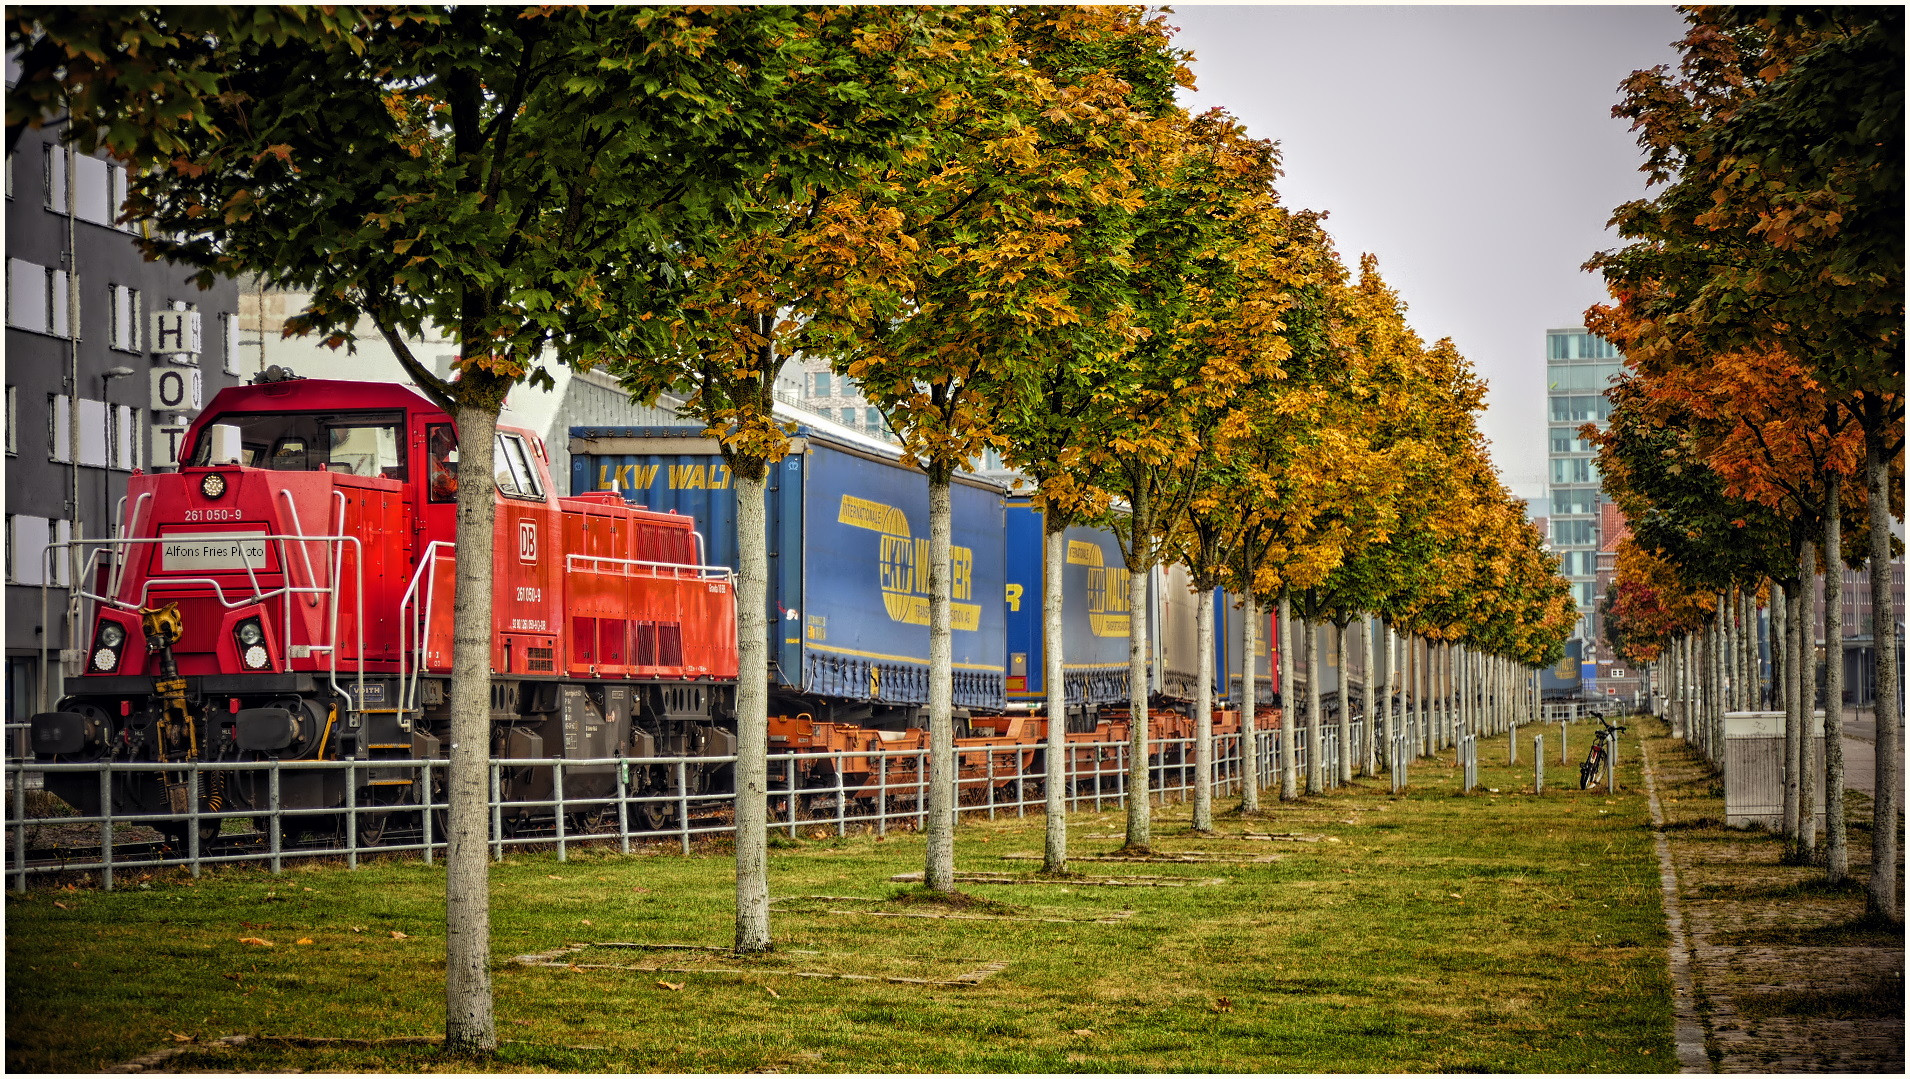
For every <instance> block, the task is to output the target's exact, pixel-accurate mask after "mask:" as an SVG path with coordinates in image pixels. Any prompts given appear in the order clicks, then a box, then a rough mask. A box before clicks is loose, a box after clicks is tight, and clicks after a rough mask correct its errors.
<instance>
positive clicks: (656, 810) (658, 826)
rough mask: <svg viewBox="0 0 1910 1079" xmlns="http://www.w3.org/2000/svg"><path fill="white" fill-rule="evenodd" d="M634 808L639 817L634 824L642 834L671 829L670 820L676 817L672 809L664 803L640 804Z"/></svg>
mask: <svg viewBox="0 0 1910 1079" xmlns="http://www.w3.org/2000/svg"><path fill="white" fill-rule="evenodd" d="M634 808H635V809H636V811H637V816H636V820H635V821H634V822H633V823H635V824H636V826H637V830H638V831H641V832H661V831H662V830H663V829H665V828H667V827H669V825H670V818H671V817H673V816H675V813H673V812H672V811H671V807H670V806H669V805H667V804H666V803H663V802H638V803H637V804H636V806H635V807H634Z"/></svg>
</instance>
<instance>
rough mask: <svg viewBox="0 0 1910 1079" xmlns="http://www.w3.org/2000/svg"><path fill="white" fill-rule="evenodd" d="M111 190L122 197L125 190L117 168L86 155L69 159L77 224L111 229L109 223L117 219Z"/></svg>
mask: <svg viewBox="0 0 1910 1079" xmlns="http://www.w3.org/2000/svg"><path fill="white" fill-rule="evenodd" d="M116 174H117V175H116ZM115 190H117V191H118V192H120V193H122V195H123V193H124V192H125V190H126V180H125V176H124V173H123V170H121V169H120V168H119V166H117V165H115V164H113V163H112V162H110V161H102V160H100V159H99V158H97V157H94V156H92V155H90V154H79V155H76V156H75V157H74V158H73V208H74V210H75V211H76V212H77V213H78V214H79V218H80V220H81V221H90V222H92V223H93V224H95V225H105V226H107V227H108V228H111V227H112V226H113V219H114V218H116V217H118V216H119V203H118V202H115V201H114V193H115Z"/></svg>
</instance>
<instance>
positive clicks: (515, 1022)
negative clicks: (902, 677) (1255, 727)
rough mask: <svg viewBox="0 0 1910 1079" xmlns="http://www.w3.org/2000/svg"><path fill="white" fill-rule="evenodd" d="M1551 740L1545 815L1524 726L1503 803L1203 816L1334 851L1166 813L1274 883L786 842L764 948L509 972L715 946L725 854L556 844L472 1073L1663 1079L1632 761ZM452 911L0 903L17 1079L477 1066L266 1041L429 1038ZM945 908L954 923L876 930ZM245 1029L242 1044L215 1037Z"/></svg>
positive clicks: (1663, 983)
mask: <svg viewBox="0 0 1910 1079" xmlns="http://www.w3.org/2000/svg"><path fill="white" fill-rule="evenodd" d="M1643 722H1650V721H1643ZM1550 730H1551V736H1552V740H1551V748H1550V752H1551V753H1552V754H1553V763H1552V764H1551V766H1550V769H1549V771H1548V776H1547V778H1548V784H1547V788H1548V789H1547V791H1546V793H1545V794H1544V795H1543V796H1542V797H1534V796H1533V795H1532V793H1531V762H1530V752H1531V738H1530V734H1529V733H1528V734H1522V735H1521V736H1520V741H1521V743H1522V744H1521V747H1520V752H1521V763H1520V765H1519V766H1518V767H1516V768H1507V767H1503V765H1504V761H1505V740H1504V739H1503V737H1501V738H1499V739H1497V740H1496V741H1495V742H1493V743H1491V744H1489V745H1488V744H1483V743H1482V745H1481V748H1480V758H1481V760H1480V765H1481V768H1480V778H1481V781H1482V783H1483V784H1484V786H1486V787H1497V788H1499V791H1500V793H1497V794H1493V793H1487V792H1483V791H1482V792H1478V793H1475V794H1473V795H1471V796H1465V797H1462V796H1459V795H1458V793H1457V791H1458V778H1457V776H1458V773H1457V771H1456V770H1455V769H1453V768H1452V767H1451V757H1450V755H1448V756H1446V757H1445V758H1443V759H1442V760H1439V761H1422V762H1420V763H1419V764H1417V765H1415V767H1414V769H1413V773H1412V780H1413V786H1412V788H1411V789H1410V790H1409V792H1408V793H1407V794H1406V795H1405V796H1403V797H1400V798H1394V797H1392V796H1390V795H1389V794H1388V793H1387V789H1386V784H1385V781H1384V780H1383V779H1375V780H1362V781H1359V782H1357V783H1356V784H1355V785H1354V786H1353V787H1350V788H1346V789H1344V790H1341V791H1336V792H1334V793H1332V794H1329V795H1327V796H1325V797H1321V798H1317V799H1312V800H1308V801H1303V802H1300V803H1295V804H1290V805H1280V804H1279V803H1278V802H1277V800H1276V801H1275V802H1272V803H1270V804H1271V805H1272V806H1273V808H1272V809H1271V810H1270V811H1269V812H1268V813H1267V814H1265V819H1261V820H1253V821H1242V820H1240V819H1238V818H1237V817H1235V816H1233V815H1231V814H1226V815H1223V816H1222V819H1221V820H1220V822H1219V823H1220V827H1221V828H1222V829H1223V830H1225V831H1232V832H1240V831H1262V832H1265V831H1291V832H1304V833H1311V834H1317V835H1321V836H1323V837H1325V838H1324V839H1323V840H1322V841H1321V842H1318V843H1270V842H1264V841H1249V840H1242V839H1231V840H1229V839H1213V838H1204V837H1197V836H1194V835H1191V834H1189V832H1188V820H1189V813H1188V807H1184V806H1179V805H1168V806H1163V807H1160V808H1159V809H1158V810H1157V817H1156V827H1155V845H1156V847H1157V848H1159V849H1162V850H1169V851H1183V850H1186V851H1194V850H1198V851H1208V852H1215V853H1236V854H1238V855H1239V856H1240V857H1242V858H1251V857H1253V856H1255V855H1263V854H1267V853H1273V854H1278V855H1280V856H1281V857H1280V858H1279V860H1277V861H1274V862H1271V863H1251V862H1249V863H1245V864H1237V865H1236V864H1211V863H1210V864H1200V865H1178V864H1175V865H1161V864H1123V863H1113V862H1110V863H1088V862H1077V863H1076V864H1075V866H1074V868H1075V869H1076V870H1077V871H1078V872H1081V873H1084V874H1091V875H1094V876H1115V875H1151V876H1162V877H1176V878H1187V879H1189V880H1190V881H1193V880H1204V879H1208V878H1214V877H1223V878H1225V879H1226V883H1224V884H1218V885H1212V886H1189V887H1179V888H1161V887H1122V888H1116V887H1091V886H1086V885H1083V884H1081V883H1079V882H1073V883H1063V884H1036V883H1028V884H1015V885H992V884H973V885H964V886H963V887H964V888H965V889H966V890H967V891H968V892H969V893H970V894H973V895H976V896H978V897H982V898H985V899H988V900H993V901H995V903H992V904H981V905H977V906H974V907H971V908H967V909H950V908H944V907H938V906H936V905H934V904H924V903H921V902H910V901H907V900H909V899H910V898H912V897H911V896H909V895H908V894H907V893H908V889H907V888H906V887H905V886H903V885H898V884H891V883H889V877H890V876H891V875H892V874H896V873H903V872H909V871H919V870H920V869H921V863H922V856H923V844H922V841H921V839H920V837H919V836H915V835H910V834H904V835H891V836H889V837H888V838H886V839H877V838H876V837H874V836H869V835H862V836H851V837H848V838H846V839H837V838H834V837H827V838H808V837H807V835H806V836H805V838H802V839H799V840H797V841H795V842H793V843H789V844H787V845H783V846H780V847H779V848H777V849H775V850H772V861H771V869H770V872H771V878H770V879H771V887H772V891H773V894H774V895H775V896H776V897H778V903H777V905H776V910H777V913H776V916H775V919H774V923H773V925H774V931H775V934H776V940H777V945H778V952H777V953H776V954H775V955H773V956H771V957H768V958H766V959H760V960H757V959H751V960H742V959H737V958H734V957H729V956H725V955H722V954H720V953H695V952H664V951H655V950H643V949H628V948H623V949H613V948H595V947H593V948H589V949H586V950H584V951H582V952H578V953H574V954H573V955H571V956H569V957H567V959H566V960H565V963H564V965H560V966H557V967H526V966H520V965H516V964H513V963H512V962H510V960H511V959H512V957H514V956H518V955H523V954H529V953H538V952H545V951H549V950H552V949H556V948H559V947H561V946H563V945H566V944H573V943H605V942H621V943H635V944H692V945H711V946H722V945H726V944H727V943H728V942H729V939H730V936H731V918H732V902H733V894H734V893H733V887H734V882H733V876H732V865H731V862H730V861H729V860H728V859H727V858H726V857H725V856H724V855H723V852H722V851H721V850H714V851H710V852H707V853H699V854H695V855H691V856H688V857H685V856H683V855H681V854H678V853H674V852H672V853H663V854H645V855H633V856H630V857H623V856H619V855H616V854H611V853H604V854H599V853H594V852H585V853H581V854H579V853H577V852H574V851H573V854H572V857H571V859H570V860H569V861H567V862H561V863H560V862H558V861H556V860H555V857H554V855H550V854H541V853H519V854H513V855H512V856H511V858H510V859H509V861H508V862H506V863H505V864H502V865H497V866H494V868H493V870H492V885H493V900H492V919H493V924H492V930H493V932H492V940H493V948H494V953H495V955H496V956H497V959H498V966H497V968H496V974H495V982H494V984H495V989H496V999H497V1013H498V1024H499V1026H498V1030H499V1037H500V1038H501V1039H502V1040H503V1042H504V1044H503V1046H502V1047H501V1048H500V1050H499V1052H498V1054H497V1056H496V1058H495V1059H494V1060H493V1061H490V1062H488V1064H479V1065H476V1066H478V1067H486V1066H488V1067H491V1068H494V1069H495V1070H500V1071H591V1072H621V1071H668V1072H696V1071H723V1072H744V1071H751V1070H772V1069H773V1070H782V1071H788V1072H800V1071H809V1072H866V1071H946V1072H970V1071H982V1072H1068V1071H1092V1072H1128V1071H1162V1070H1167V1071H1230V1072H1322V1071H1358V1072H1366V1071H1438V1072H1457V1071H1520V1072H1524V1071H1532V1072H1614V1071H1634V1072H1636V1071H1642V1072H1660V1071H1667V1070H1671V1069H1673V1068H1675V1066H1676V1061H1675V1058H1674V1057H1673V1055H1672V1044H1671V1021H1670V1004H1669V1001H1670V986H1669V979H1668V977H1667V974H1666V969H1665V944H1666V935H1665V927H1664V920H1663V914H1662V910H1661V906H1660V902H1659V896H1658V879H1657V878H1658V870H1657V865H1656V862H1655V861H1654V859H1653V855H1652V848H1651V833H1650V830H1649V821H1648V813H1647V809H1646V806H1645V798H1644V793H1643V789H1642V782H1641V779H1640V774H1639V770H1638V760H1637V752H1636V745H1637V742H1636V739H1635V738H1634V737H1632V736H1628V737H1627V742H1626V750H1627V751H1626V752H1625V753H1624V754H1623V757H1624V758H1625V759H1624V760H1623V762H1622V765H1623V767H1622V768H1621V772H1620V780H1621V784H1622V785H1623V787H1624V788H1625V789H1623V790H1621V791H1620V793H1619V794H1617V795H1616V796H1607V795H1605V794H1604V793H1603V792H1580V791H1577V790H1573V789H1570V787H1571V786H1573V785H1575V784H1573V783H1567V782H1565V781H1566V780H1567V779H1568V778H1569V779H1572V780H1575V779H1576V768H1575V767H1574V768H1572V769H1571V773H1572V774H1571V775H1570V776H1569V777H1568V776H1567V774H1566V771H1567V770H1566V769H1564V768H1561V767H1559V766H1558V765H1557V763H1556V760H1557V757H1556V754H1557V742H1556V735H1557V728H1556V727H1553V728H1550ZM1587 741H1588V730H1587V728H1586V727H1584V726H1583V725H1580V726H1578V727H1577V728H1576V729H1574V730H1573V732H1572V742H1573V744H1574V751H1575V752H1574V756H1578V755H1580V754H1582V752H1583V749H1584V746H1585V745H1586V744H1587ZM1220 804H1223V805H1230V804H1231V801H1228V802H1222V803H1220ZM1121 826H1122V821H1121V817H1120V815H1119V814H1117V813H1113V812H1110V813H1105V814H1100V815H1095V814H1081V815H1078V816H1075V817H1073V818H1071V819H1070V829H1071V832H1070V835H1071V839H1072V843H1071V846H1072V851H1073V853H1075V854H1091V853H1109V852H1111V851H1113V850H1114V849H1115V848H1117V847H1119V846H1120V840H1119V839H1109V838H1090V835H1108V834H1113V833H1118V832H1119V831H1120V829H1121ZM813 834H815V835H820V834H821V833H819V832H817V833H813ZM1040 847H1041V821H1040V819H1039V818H1038V817H1029V818H1027V819H1026V820H1015V819H1005V820H997V821H994V822H989V821H986V820H975V821H965V822H964V824H963V827H962V828H961V830H960V831H959V833H958V840H957V868H958V869H959V870H963V871H971V870H986V871H992V872H1012V873H1017V874H1023V875H1032V873H1033V872H1034V871H1035V870H1036V869H1037V868H1038V867H1039V864H1040V863H1039V862H1029V861H1022V860H1012V859H1005V858H1003V857H1002V855H1005V854H1014V853H1036V852H1039V850H1040ZM442 889H443V870H442V868H441V864H440V865H437V866H424V865H420V864H418V863H416V862H397V861H393V862H386V863H383V864H373V865H369V866H366V867H364V868H360V869H359V870H357V871H356V872H347V871H346V870H344V869H343V868H342V867H340V866H336V865H306V866H300V867H297V868H294V869H291V870H288V872H286V873H285V874H284V875H282V876H278V877H274V876H271V875H269V874H268V873H266V872H264V871H262V870H256V869H230V870H221V871H217V872H213V873H209V874H208V875H207V876H205V877H204V878H202V879H200V880H198V881H190V880H189V879H187V878H184V877H183V876H160V875H155V876H153V877H151V878H149V879H147V880H146V881H145V882H144V883H143V884H142V883H139V882H137V881H135V882H134V883H132V884H129V885H127V886H125V887H124V889H123V890H119V891H114V892H110V893H108V892H100V891H97V890H91V889H87V888H81V889H79V890H74V891H64V890H61V891H45V890H42V891H35V892H33V893H30V894H29V895H27V896H24V897H22V896H16V895H13V894H9V895H8V898H7V907H6V909H7V1058H6V1059H7V1066H8V1068H9V1069H10V1070H14V1071H94V1070H98V1069H100V1068H102V1067H105V1066H108V1065H111V1064H114V1063H116V1062H120V1061H124V1060H127V1059H130V1058H132V1057H134V1056H137V1055H139V1054H141V1053H144V1052H148V1051H151V1050H153V1049H157V1048H161V1047H164V1046H174V1045H176V1046H184V1047H186V1051H185V1052H184V1053H183V1054H182V1055H180V1056H178V1057H175V1058H173V1060H172V1061H171V1062H169V1065H168V1066H169V1067H171V1068H174V1069H176V1070H204V1069H215V1068H216V1069H238V1070H246V1071H274V1070H288V1069H300V1070H344V1071H430V1070H469V1069H470V1068H472V1067H473V1065H472V1064H471V1063H470V1062H466V1061H462V1060H455V1059H450V1058H446V1057H444V1056H443V1055H442V1054H441V1052H440V1051H439V1050H438V1049H437V1048H436V1047H434V1046H429V1045H369V1046H367V1045H331V1046H325V1045H319V1046H316V1047H315V1046H313V1045H312V1044H309V1043H307V1044H292V1043H289V1042H283V1041H273V1040H271V1037H272V1036H279V1037H296V1038H301V1039H310V1038H344V1039H380V1038H388V1037H399V1036H420V1035H426V1036H428V1035H434V1034H438V1033H441V1031H442V1022H443V942H444V927H443V900H442ZM898 895H899V896H901V899H898V898H897V897H898ZM813 896H827V897H844V898H824V899H816V898H805V897H813ZM858 898H859V899H863V900H880V901H878V902H869V901H862V902H857V901H854V900H855V899H858ZM938 912H941V913H950V914H955V915H960V917H942V918H924V917H894V916H883V915H885V914H887V915H896V914H920V913H938ZM400 934H402V935H400ZM241 938H256V939H259V940H269V941H271V942H272V945H271V946H270V947H267V946H264V945H260V944H248V943H242V942H241ZM301 942H308V943H301ZM809 953H814V954H809ZM593 963H611V964H626V965H635V964H658V963H662V964H668V965H674V966H683V967H689V968H696V967H699V966H700V967H712V966H713V967H719V968H723V969H725V970H740V971H742V972H741V973H716V972H706V971H701V970H695V969H691V971H690V972H688V973H673V972H664V971H635V970H602V969H593V968H592V967H591V964H593ZM985 964H1005V966H1003V967H1002V968H1001V969H1000V970H999V971H998V972H996V973H993V974H991V975H990V976H988V977H987V978H986V979H985V980H982V981H981V982H979V983H978V984H975V985H970V986H943V985H922V984H898V983H894V982H886V981H880V980H853V979H842V978H818V977H804V976H800V975H799V973H798V972H808V973H812V974H814V973H828V974H868V975H876V976H881V975H892V976H900V977H907V978H921V979H927V980H930V981H936V980H948V979H953V978H956V977H959V976H961V975H964V974H968V973H970V972H972V971H976V970H979V969H985ZM573 965H574V966H575V969H572V967H573ZM678 986H680V988H675V987H678ZM236 1033H244V1034H250V1035H254V1036H255V1037H256V1040H254V1041H252V1042H250V1043H248V1044H245V1045H243V1046H239V1047H236V1048H228V1047H222V1046H209V1045H207V1044H206V1043H207V1042H209V1041H210V1040H211V1039H213V1038H217V1037H219V1036H222V1035H228V1034H236ZM261 1036H262V1037H261ZM187 1039H191V1040H190V1041H188V1040H187Z"/></svg>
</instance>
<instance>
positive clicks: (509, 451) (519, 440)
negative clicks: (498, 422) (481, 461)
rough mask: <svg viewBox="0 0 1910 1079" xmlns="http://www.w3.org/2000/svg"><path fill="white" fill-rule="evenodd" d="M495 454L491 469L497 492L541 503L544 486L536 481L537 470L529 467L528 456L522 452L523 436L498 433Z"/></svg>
mask: <svg viewBox="0 0 1910 1079" xmlns="http://www.w3.org/2000/svg"><path fill="white" fill-rule="evenodd" d="M496 452H497V456H496V457H495V459H494V460H493V461H492V468H493V470H494V471H495V472H496V474H497V489H498V492H499V493H500V494H506V495H509V496H511V497H512V498H534V499H536V500H538V501H540V502H541V501H543V499H544V486H543V484H542V483H540V482H539V481H538V478H537V469H536V468H534V467H532V466H531V461H530V455H529V454H527V453H526V452H525V451H524V438H523V436H522V435H507V434H504V433H502V432H500V433H499V434H498V436H497V448H496Z"/></svg>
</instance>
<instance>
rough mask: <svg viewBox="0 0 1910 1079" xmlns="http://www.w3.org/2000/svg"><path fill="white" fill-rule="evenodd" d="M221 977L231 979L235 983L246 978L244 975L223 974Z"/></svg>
mask: <svg viewBox="0 0 1910 1079" xmlns="http://www.w3.org/2000/svg"><path fill="white" fill-rule="evenodd" d="M219 977H221V978H230V979H232V980H233V981H235V982H236V981H238V980H239V979H240V978H243V977H245V975H243V974H221V975H219Z"/></svg>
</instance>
